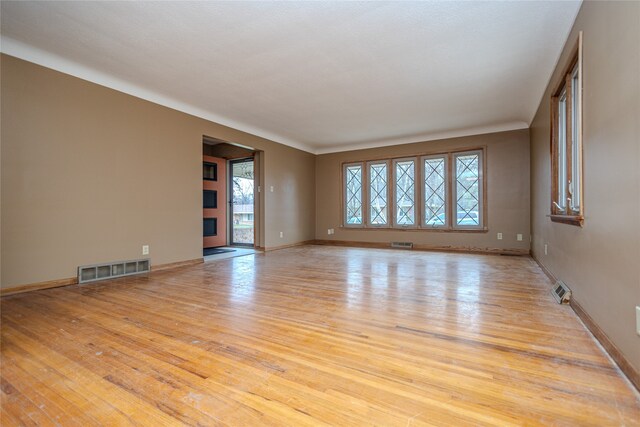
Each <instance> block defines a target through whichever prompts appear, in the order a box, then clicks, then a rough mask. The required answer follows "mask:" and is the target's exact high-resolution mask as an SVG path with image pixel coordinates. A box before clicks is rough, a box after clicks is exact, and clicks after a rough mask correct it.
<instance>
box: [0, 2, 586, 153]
mask: <svg viewBox="0 0 640 427" xmlns="http://www.w3.org/2000/svg"><path fill="white" fill-rule="evenodd" d="M580 4H581V3H580V1H534V2H528V1H501V2H458V1H452V2H57V1H53V2H30V1H24V2H10V1H2V4H1V19H2V21H1V24H2V27H1V32H2V44H1V49H2V51H3V52H5V53H7V54H9V55H13V56H17V57H20V58H23V59H26V60H28V61H32V62H35V63H39V64H41V65H44V66H47V67H50V68H54V69H57V70H59V71H62V72H65V73H69V74H72V75H75V76H78V77H81V78H84V79H87V80H90V81H94V82H96V83H99V84H103V85H105V86H109V87H112V88H114V89H117V90H121V91H123V92H126V93H130V94H132V95H135V96H139V97H141V98H144V99H148V100H150V101H153V102H157V103H159V104H163V105H166V106H168V107H172V108H176V109H178V110H182V111H185V112H187V113H191V114H195V115H197V116H200V117H204V118H207V119H210V120H213V121H216V122H218V123H222V124H225V125H228V126H231V127H234V128H237V129H240V130H244V131H247V132H250V133H253V134H256V135H260V136H263V137H266V138H269V139H272V140H275V141H277V142H281V143H284V144H287V145H291V146H294V147H298V148H301V149H304V150H306V151H310V152H314V153H325V152H333V151H344V150H347V149H352V148H363V147H371V146H379V145H388V144H397V143H404V142H415V141H424V140H430V139H437V138H442V137H449V136H461V135H471V134H478V133H485V132H491V131H497V130H508V129H518V128H524V127H527V126H528V125H529V123H530V122H531V120H532V118H533V116H534V114H535V109H536V108H537V106H538V103H539V102H540V98H541V96H542V93H543V91H544V89H545V86H546V84H547V81H548V79H549V76H550V75H551V72H552V70H553V68H554V66H555V63H556V61H557V58H558V56H559V54H560V51H561V49H562V46H563V44H564V42H565V40H566V37H567V35H568V33H569V30H570V28H571V26H572V24H573V21H574V19H575V17H576V14H577V12H578V9H579V7H580Z"/></svg>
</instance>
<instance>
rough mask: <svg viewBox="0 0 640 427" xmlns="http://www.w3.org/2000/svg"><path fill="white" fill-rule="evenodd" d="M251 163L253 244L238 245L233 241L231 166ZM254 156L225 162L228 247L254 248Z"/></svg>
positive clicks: (255, 181) (255, 180) (255, 186)
mask: <svg viewBox="0 0 640 427" xmlns="http://www.w3.org/2000/svg"><path fill="white" fill-rule="evenodd" d="M248 162H252V163H253V243H238V242H234V241H233V165H234V164H236V163H248ZM256 183H257V179H256V156H255V153H254V154H253V155H252V156H249V157H242V158H239V159H230V160H228V161H227V197H228V199H229V200H228V201H227V206H228V210H227V233H228V234H227V236H228V239H227V240H228V241H229V246H244V247H249V248H254V247H256V201H257V199H256V188H257V185H256Z"/></svg>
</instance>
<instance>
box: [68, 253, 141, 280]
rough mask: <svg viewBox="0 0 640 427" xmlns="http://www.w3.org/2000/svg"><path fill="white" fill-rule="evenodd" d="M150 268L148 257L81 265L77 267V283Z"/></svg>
mask: <svg viewBox="0 0 640 427" xmlns="http://www.w3.org/2000/svg"><path fill="white" fill-rule="evenodd" d="M150 270H151V260H150V259H134V260H130V261H118V262H109V263H106V264H93V265H82V266H80V267H78V283H87V282H95V281H96V280H104V279H113V278H115V277H122V276H131V275H133V274H140V273H148V272H149V271H150Z"/></svg>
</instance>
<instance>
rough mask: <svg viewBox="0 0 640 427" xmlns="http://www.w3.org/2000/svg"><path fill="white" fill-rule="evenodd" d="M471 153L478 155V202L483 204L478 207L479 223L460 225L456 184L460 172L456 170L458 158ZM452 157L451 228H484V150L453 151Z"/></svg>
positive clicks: (450, 180)
mask: <svg viewBox="0 0 640 427" xmlns="http://www.w3.org/2000/svg"><path fill="white" fill-rule="evenodd" d="M470 154H477V155H478V180H479V181H480V182H479V183H478V203H482V205H481V206H479V207H478V223H479V224H478V225H458V224H457V222H458V221H457V220H458V203H457V200H458V186H457V185H456V184H457V182H458V174H457V170H456V159H457V158H458V157H461V156H466V155H470ZM450 157H451V158H450V159H449V161H450V163H451V174H452V175H451V178H450V179H449V182H450V185H451V186H452V188H451V193H450V194H451V202H450V203H449V204H450V206H451V209H452V212H451V218H450V221H451V228H453V229H455V230H479V229H483V228H484V215H485V209H484V208H485V204H486V201H485V197H484V192H485V188H484V175H485V174H484V158H485V156H484V151H483V150H469V151H460V152H457V153H452V154H451V156H450Z"/></svg>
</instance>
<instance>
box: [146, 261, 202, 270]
mask: <svg viewBox="0 0 640 427" xmlns="http://www.w3.org/2000/svg"><path fill="white" fill-rule="evenodd" d="M203 262H204V258H194V259H188V260H186V261H177V262H170V263H167V264H158V265H153V264H151V272H152V273H154V272H156V271H164V270H172V269H174V268H180V267H189V266H191V265H196V264H202V263H203Z"/></svg>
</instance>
